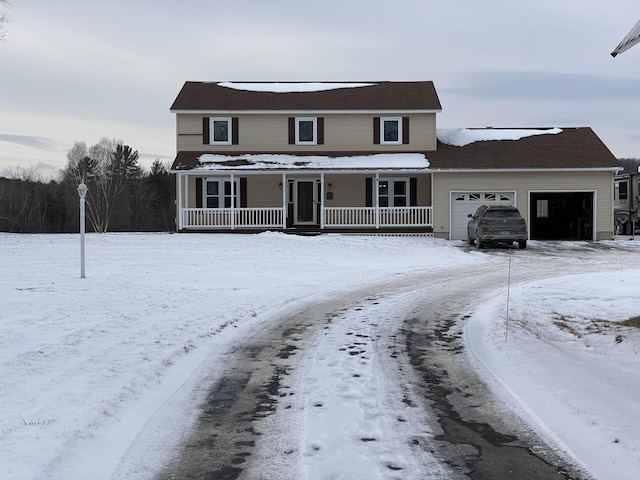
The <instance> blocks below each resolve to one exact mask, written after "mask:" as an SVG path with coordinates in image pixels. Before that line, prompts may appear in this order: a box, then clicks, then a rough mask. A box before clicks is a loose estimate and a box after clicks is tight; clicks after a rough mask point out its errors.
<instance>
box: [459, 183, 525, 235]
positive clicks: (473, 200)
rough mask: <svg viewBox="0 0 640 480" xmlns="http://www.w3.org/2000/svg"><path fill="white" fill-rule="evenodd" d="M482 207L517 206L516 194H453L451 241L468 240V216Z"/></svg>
mask: <svg viewBox="0 0 640 480" xmlns="http://www.w3.org/2000/svg"><path fill="white" fill-rule="evenodd" d="M481 205H515V193H514V192H451V209H450V212H451V223H450V225H451V233H450V238H451V240H466V239H467V223H468V222H469V217H468V215H469V214H470V213H475V211H476V210H477V209H478V207H479V206H481Z"/></svg>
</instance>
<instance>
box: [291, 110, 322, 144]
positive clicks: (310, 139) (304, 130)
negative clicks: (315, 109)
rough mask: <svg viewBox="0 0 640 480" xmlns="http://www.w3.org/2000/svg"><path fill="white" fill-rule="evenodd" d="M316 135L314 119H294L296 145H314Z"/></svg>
mask: <svg viewBox="0 0 640 480" xmlns="http://www.w3.org/2000/svg"><path fill="white" fill-rule="evenodd" d="M317 135H318V129H317V123H316V118H315V117H301V118H296V145H304V144H308V145H316V143H317Z"/></svg>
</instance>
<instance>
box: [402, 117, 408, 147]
mask: <svg viewBox="0 0 640 480" xmlns="http://www.w3.org/2000/svg"><path fill="white" fill-rule="evenodd" d="M402 143H403V144H405V145H407V144H408V143H409V117H402Z"/></svg>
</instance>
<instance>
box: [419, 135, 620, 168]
mask: <svg viewBox="0 0 640 480" xmlns="http://www.w3.org/2000/svg"><path fill="white" fill-rule="evenodd" d="M426 156H427V159H428V160H429V164H430V168H431V169H433V170H447V169H456V170H457V169H517V168H613V167H616V166H617V165H618V161H617V160H616V157H615V156H614V155H613V154H612V153H611V151H610V150H609V149H608V148H607V146H606V145H605V144H604V143H603V142H602V140H600V138H599V137H598V136H597V135H596V134H595V133H594V132H593V130H591V128H589V127H580V128H562V132H561V133H558V134H555V135H553V134H544V135H536V136H531V137H524V138H521V139H520V140H489V141H480V142H474V143H470V144H468V145H465V146H463V147H456V146H452V145H447V144H444V143H441V142H438V146H437V150H436V151H435V152H428V153H426Z"/></svg>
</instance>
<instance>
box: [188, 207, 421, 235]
mask: <svg viewBox="0 0 640 480" xmlns="http://www.w3.org/2000/svg"><path fill="white" fill-rule="evenodd" d="M431 209H432V207H320V215H319V217H320V221H319V223H318V224H313V223H311V224H310V223H304V224H299V225H296V224H291V222H288V221H287V215H286V210H287V208H284V207H275V208H182V209H180V219H179V230H235V229H251V230H261V229H265V230H266V229H269V230H271V229H282V230H287V229H291V228H293V229H296V228H299V229H302V230H304V229H307V230H308V229H309V228H310V227H312V226H314V225H315V226H317V227H318V228H319V229H320V230H325V229H343V228H352V229H372V228H373V229H380V228H389V227H396V228H397V227H421V228H427V227H432V215H431ZM427 230H428V229H427ZM427 230H425V231H427Z"/></svg>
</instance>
